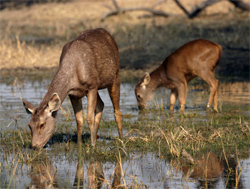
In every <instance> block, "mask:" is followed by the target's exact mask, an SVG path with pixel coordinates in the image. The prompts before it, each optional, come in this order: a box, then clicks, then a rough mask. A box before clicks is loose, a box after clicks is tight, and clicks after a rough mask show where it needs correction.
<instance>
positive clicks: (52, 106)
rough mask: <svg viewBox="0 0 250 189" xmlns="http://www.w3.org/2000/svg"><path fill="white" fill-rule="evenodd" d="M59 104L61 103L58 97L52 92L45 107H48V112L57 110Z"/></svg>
mask: <svg viewBox="0 0 250 189" xmlns="http://www.w3.org/2000/svg"><path fill="white" fill-rule="evenodd" d="M60 105H61V100H60V97H59V96H58V94H57V93H54V94H53V95H52V96H51V98H50V100H49V102H48V107H47V108H48V110H49V111H50V112H54V111H57V110H59V108H60Z"/></svg>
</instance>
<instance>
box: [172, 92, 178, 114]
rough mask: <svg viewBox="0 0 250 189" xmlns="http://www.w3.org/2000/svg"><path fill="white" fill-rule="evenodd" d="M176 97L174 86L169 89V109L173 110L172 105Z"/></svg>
mask: <svg viewBox="0 0 250 189" xmlns="http://www.w3.org/2000/svg"><path fill="white" fill-rule="evenodd" d="M177 97H178V93H177V90H176V88H174V89H172V90H171V94H170V111H173V110H174V105H175V103H176V99H177Z"/></svg>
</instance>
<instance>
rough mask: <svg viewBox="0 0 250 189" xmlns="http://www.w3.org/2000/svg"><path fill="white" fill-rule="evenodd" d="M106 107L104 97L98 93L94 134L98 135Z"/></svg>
mask: <svg viewBox="0 0 250 189" xmlns="http://www.w3.org/2000/svg"><path fill="white" fill-rule="evenodd" d="M103 108H104V103H103V101H102V99H101V98H100V96H99V94H98V93H97V103H96V107H95V124H94V133H95V134H94V136H97V133H98V129H99V124H100V122H101V118H102V112H103Z"/></svg>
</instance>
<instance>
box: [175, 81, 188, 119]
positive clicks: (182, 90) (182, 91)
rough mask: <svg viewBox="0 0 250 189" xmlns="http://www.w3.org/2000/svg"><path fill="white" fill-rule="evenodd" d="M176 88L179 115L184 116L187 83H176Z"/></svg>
mask: <svg viewBox="0 0 250 189" xmlns="http://www.w3.org/2000/svg"><path fill="white" fill-rule="evenodd" d="M176 86H178V87H177V93H178V99H179V103H180V107H181V108H180V111H181V114H184V110H185V104H186V98H187V83H186V82H182V83H178V85H176Z"/></svg>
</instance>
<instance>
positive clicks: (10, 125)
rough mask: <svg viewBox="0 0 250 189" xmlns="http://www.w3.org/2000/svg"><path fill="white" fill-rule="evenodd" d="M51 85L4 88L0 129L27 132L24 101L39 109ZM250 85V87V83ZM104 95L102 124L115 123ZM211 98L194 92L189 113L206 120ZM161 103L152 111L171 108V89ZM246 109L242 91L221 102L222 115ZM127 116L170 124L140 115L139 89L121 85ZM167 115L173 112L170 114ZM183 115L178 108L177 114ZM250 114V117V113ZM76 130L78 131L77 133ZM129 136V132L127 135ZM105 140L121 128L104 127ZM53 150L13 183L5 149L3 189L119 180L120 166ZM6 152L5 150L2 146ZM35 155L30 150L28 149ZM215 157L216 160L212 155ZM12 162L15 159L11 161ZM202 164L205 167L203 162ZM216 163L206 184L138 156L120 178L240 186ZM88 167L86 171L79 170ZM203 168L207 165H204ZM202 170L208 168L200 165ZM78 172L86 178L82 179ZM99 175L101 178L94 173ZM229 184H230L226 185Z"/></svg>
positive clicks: (249, 175)
mask: <svg viewBox="0 0 250 189" xmlns="http://www.w3.org/2000/svg"><path fill="white" fill-rule="evenodd" d="M49 83H50V80H48V79H44V80H43V81H42V82H37V81H35V82H27V81H26V82H24V83H22V82H19V83H18V82H16V84H15V85H14V86H12V85H7V84H5V83H1V84H0V91H1V95H0V123H1V124H0V130H1V131H4V130H9V129H18V128H26V127H27V124H28V122H29V119H30V116H29V115H27V113H26V112H25V110H24V107H23V105H22V102H21V100H20V98H21V97H22V98H24V99H26V100H28V101H30V102H32V103H33V104H34V105H36V106H38V105H39V103H40V101H41V100H42V98H43V96H44V95H45V93H46V91H47V87H48V85H49ZM248 85H249V84H248ZM100 96H101V98H102V100H103V101H104V103H105V108H104V113H103V118H102V120H105V121H112V120H114V116H113V106H112V103H111V100H110V98H109V95H108V92H107V90H102V91H100ZM208 96H209V94H208V93H207V92H206V91H203V90H191V91H189V92H188V95H187V104H186V114H192V113H196V114H199V115H206V111H205V107H206V101H207V99H208ZM155 99H157V100H152V102H151V108H152V109H154V108H156V109H159V108H161V107H162V106H163V108H164V109H166V108H168V106H169V91H168V90H165V89H161V90H158V91H157V93H156V94H155ZM86 103H87V100H86V98H84V99H83V105H84V114H86V112H87V108H86ZM227 103H230V104H237V105H239V104H241V105H250V95H249V91H247V90H245V91H244V90H242V91H241V92H232V91H230V90H228V91H221V93H220V98H219V110H222V111H223V105H224V104H227ZM120 104H121V112H122V114H123V121H128V122H134V121H138V120H139V121H140V120H144V121H147V120H159V119H164V117H165V114H164V113H159V112H158V113H157V112H156V113H151V111H149V112H146V114H144V115H139V112H138V110H137V106H136V99H135V96H134V85H133V84H128V83H124V84H122V85H121V100H120ZM63 109H64V110H65V111H66V112H68V109H69V112H72V109H71V104H70V102H69V100H68V99H66V100H65V101H64V103H63ZM164 112H167V113H168V111H164ZM175 113H176V114H178V105H177V107H176V109H175ZM245 113H246V114H248V115H249V112H245ZM67 115H69V118H67V116H64V115H62V111H60V114H59V116H58V121H57V123H58V124H65V125H66V126H67V127H72V128H76V123H75V120H74V115H73V114H72V113H71V115H70V113H67ZM86 128H88V127H87V124H85V131H84V132H89V131H88V129H86ZM73 130H74V129H73ZM123 132H124V134H126V132H127V131H126V130H124V131H123ZM99 135H101V136H106V137H109V136H110V137H113V136H118V132H117V130H116V129H113V131H110V130H108V131H106V130H105V131H104V130H103V131H102V129H101V128H100V132H99ZM50 148H53V146H52V147H48V148H47V154H48V157H49V159H48V161H46V162H45V163H43V164H35V165H32V164H31V165H25V164H24V165H18V166H17V169H16V172H15V176H14V177H13V178H12V173H13V168H10V167H7V166H6V160H3V154H1V153H3V152H2V150H1V151H0V163H1V164H0V168H1V171H0V182H1V184H0V188H7V187H8V185H9V182H10V180H11V185H10V188H27V187H36V186H43V187H50V188H53V187H55V188H72V187H73V186H77V183H78V184H79V183H80V185H82V186H84V187H85V188H87V187H91V186H92V184H93V183H92V182H91V178H92V179H93V178H95V177H96V175H98V174H96V173H101V174H99V176H100V175H103V176H102V179H104V180H107V181H108V182H105V181H104V182H102V183H101V182H100V183H101V184H102V188H109V187H110V186H109V184H107V183H112V182H113V179H114V170H115V167H117V166H119V165H118V164H115V163H110V162H106V163H102V162H97V161H94V159H93V160H92V161H91V162H88V161H87V160H84V159H82V160H75V159H73V160H72V161H68V158H66V157H65V156H66V155H65V153H63V154H58V155H57V156H52V155H51V156H50ZM0 149H1V146H0ZM28 150H29V149H28ZM209 157H212V155H210V156H209ZM9 161H10V160H9ZM197 161H200V162H201V164H202V163H203V162H202V161H203V160H197ZM211 161H212V162H215V164H216V167H212V168H211V170H216V173H213V172H212V173H211V174H212V175H213V177H212V178H209V177H207V179H208V182H204V177H203V176H202V175H204V173H202V172H201V168H199V167H198V168H196V169H194V168H192V169H190V168H187V167H185V166H180V165H176V164H175V162H173V161H168V160H165V159H161V158H160V157H158V156H157V155H155V154H151V153H146V154H137V153H136V154H133V155H131V157H130V160H124V161H122V168H121V170H122V171H121V172H120V174H121V175H123V177H122V178H121V180H120V181H119V179H118V181H117V182H118V183H119V182H120V183H126V185H127V186H136V184H137V183H138V184H140V185H144V186H145V187H148V188H188V187H189V188H197V187H199V186H205V183H208V184H209V187H210V188H225V186H227V187H228V186H229V187H230V184H231V185H232V186H234V185H235V182H236V180H235V175H234V174H231V175H229V176H228V174H226V172H225V167H226V166H227V164H226V162H225V160H219V159H216V157H213V159H211ZM239 161H240V163H241V166H242V172H241V177H240V180H239V185H240V186H242V188H248V186H249V185H250V157H249V158H248V159H240V160H239ZM229 163H231V164H232V165H231V166H232V167H236V158H232V160H231V162H230V161H229ZM79 164H80V165H82V166H79ZM202 165H203V164H202ZM200 167H202V166H200ZM77 172H79V173H81V174H80V176H79V178H78V177H77ZM94 173H95V174H94ZM226 183H227V185H226Z"/></svg>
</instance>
